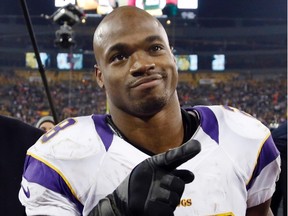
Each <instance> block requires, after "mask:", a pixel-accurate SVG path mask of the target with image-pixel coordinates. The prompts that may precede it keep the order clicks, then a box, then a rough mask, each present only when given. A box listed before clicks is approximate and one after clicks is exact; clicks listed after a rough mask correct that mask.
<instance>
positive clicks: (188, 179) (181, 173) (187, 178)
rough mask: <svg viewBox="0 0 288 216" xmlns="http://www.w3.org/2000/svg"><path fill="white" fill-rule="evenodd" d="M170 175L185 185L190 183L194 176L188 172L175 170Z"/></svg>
mask: <svg viewBox="0 0 288 216" xmlns="http://www.w3.org/2000/svg"><path fill="white" fill-rule="evenodd" d="M171 174H172V175H174V176H177V177H178V178H180V179H182V181H184V182H185V184H188V183H190V182H192V181H193V180H194V178H195V176H194V174H193V173H192V172H191V171H189V170H177V169H176V170H173V171H172V172H171Z"/></svg>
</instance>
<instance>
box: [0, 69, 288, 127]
mask: <svg viewBox="0 0 288 216" xmlns="http://www.w3.org/2000/svg"><path fill="white" fill-rule="evenodd" d="M227 76H229V74H228V75H227ZM2 78H3V76H2ZM5 78H6V79H4V81H3V79H2V83H1V86H0V114H2V115H7V116H13V117H16V118H18V119H20V120H23V121H24V122H26V123H29V124H31V125H35V123H36V122H37V121H38V120H39V119H40V118H41V116H45V115H51V110H50V106H49V103H48V100H47V95H46V92H45V90H44V86H43V84H42V82H41V80H36V81H35V80H31V79H23V77H18V76H17V75H15V74H13V75H11V74H10V75H9V74H5ZM5 80H6V81H5ZM7 80H8V81H7ZM49 89H50V92H51V96H52V101H53V104H54V107H55V111H56V113H57V115H58V118H59V120H63V119H64V118H67V117H73V116H79V115H90V114H92V113H105V112H106V111H107V110H106V97H105V94H104V91H103V90H101V89H100V88H99V87H98V86H97V84H96V82H95V81H94V80H92V79H81V80H64V81H61V82H55V81H53V80H52V81H49ZM286 93H287V79H286V78H285V77H284V76H283V77H281V76H280V77H279V76H274V77H272V76H263V77H262V78H261V79H259V78H257V79H255V78H253V77H250V76H242V75H241V76H237V77H235V78H233V79H232V80H229V81H220V82H217V83H213V84H202V85H200V84H197V85H195V84H191V83H185V82H180V84H179V86H178V95H179V100H180V103H181V105H182V106H189V105H195V103H196V102H195V101H199V99H201V100H202V101H206V102H207V103H209V104H222V105H228V106H233V107H236V108H238V109H240V110H242V111H245V112H247V113H249V114H251V115H253V116H254V117H256V118H258V119H259V120H261V121H262V122H263V123H264V124H265V125H266V126H268V127H270V128H273V127H275V128H276V127H277V126H278V124H280V123H282V122H284V121H285V120H286V119H287V94H286ZM200 103H201V102H200Z"/></svg>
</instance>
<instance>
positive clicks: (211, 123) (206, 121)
mask: <svg viewBox="0 0 288 216" xmlns="http://www.w3.org/2000/svg"><path fill="white" fill-rule="evenodd" d="M188 110H196V111H197V112H198V113H199V115H200V125H201V127H202V129H203V131H204V132H205V133H206V134H208V135H209V136H210V137H211V139H213V140H215V142H217V143H218V144H219V126H218V121H217V118H216V116H215V114H214V113H213V112H212V110H211V109H209V107H205V106H196V107H193V108H192V109H188Z"/></svg>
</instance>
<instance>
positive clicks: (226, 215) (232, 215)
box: [207, 212, 235, 216]
mask: <svg viewBox="0 0 288 216" xmlns="http://www.w3.org/2000/svg"><path fill="white" fill-rule="evenodd" d="M207 216H235V215H234V214H233V213H232V212H227V213H220V214H213V215H207Z"/></svg>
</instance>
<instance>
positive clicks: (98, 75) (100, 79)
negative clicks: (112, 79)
mask: <svg viewBox="0 0 288 216" xmlns="http://www.w3.org/2000/svg"><path fill="white" fill-rule="evenodd" d="M94 70H95V75H96V81H97V84H98V86H99V87H100V88H104V81H103V74H102V72H101V70H100V69H99V66H98V65H94Z"/></svg>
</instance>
